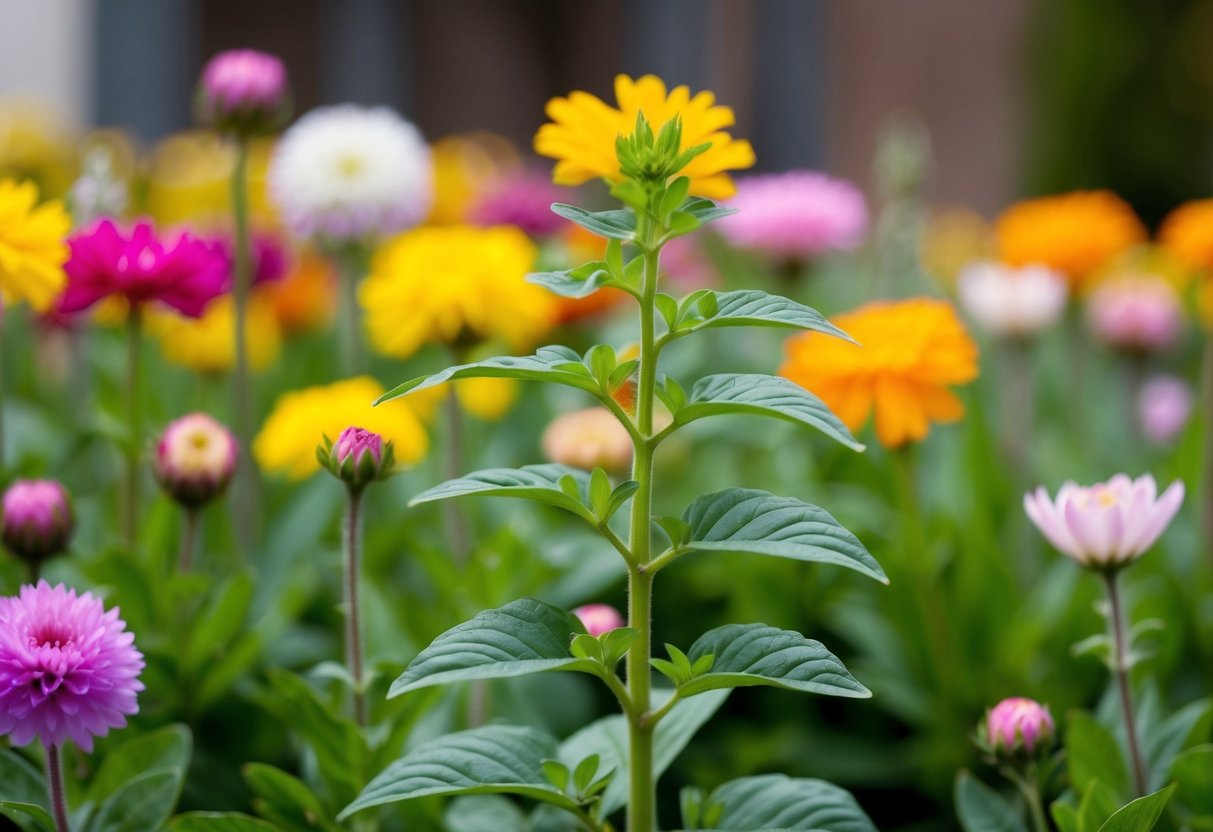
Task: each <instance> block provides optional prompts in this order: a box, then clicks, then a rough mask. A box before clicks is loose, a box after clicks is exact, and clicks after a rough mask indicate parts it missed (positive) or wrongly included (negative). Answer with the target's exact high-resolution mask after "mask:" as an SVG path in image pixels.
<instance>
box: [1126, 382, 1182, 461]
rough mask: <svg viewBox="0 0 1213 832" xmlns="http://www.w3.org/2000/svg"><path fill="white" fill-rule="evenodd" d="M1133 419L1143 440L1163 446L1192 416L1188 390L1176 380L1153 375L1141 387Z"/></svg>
mask: <svg viewBox="0 0 1213 832" xmlns="http://www.w3.org/2000/svg"><path fill="white" fill-rule="evenodd" d="M1137 415H1138V417H1139V418H1140V420H1141V429H1142V432H1143V433H1145V435H1146V438H1147V439H1149V440H1150V441H1151V442H1155V443H1157V444H1159V445H1166V444H1167V443H1169V442H1171V440H1173V439H1174V438H1175V437H1176V435H1178V434H1179V432H1180V431H1181V430H1183V428H1184V425H1186V424H1187V423H1188V417H1189V416H1190V415H1192V388H1191V387H1190V386H1189V385H1188V383H1187V382H1186V381H1184V380H1183V379H1182V378H1179V377H1178V376H1170V375H1157V376H1154V377H1152V378H1150V379H1149V380H1148V381H1146V383H1145V384H1144V385H1142V388H1141V393H1140V395H1139V396H1138V399H1137Z"/></svg>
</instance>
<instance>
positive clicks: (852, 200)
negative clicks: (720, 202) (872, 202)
mask: <svg viewBox="0 0 1213 832" xmlns="http://www.w3.org/2000/svg"><path fill="white" fill-rule="evenodd" d="M728 205H729V207H730V208H736V209H737V213H736V214H733V215H732V216H729V217H725V218H724V219H723V220H721V221H720V224H719V226H718V227H719V228H720V231H721V233H722V234H724V236H725V237H726V238H727V239H728V240H729V242H731V243H732V244H733V245H735V246H737V247H738V248H745V249H753V250H755V251H759V252H762V253H764V254H767V255H769V256H771V257H774V258H776V259H780V260H808V259H810V258H812V257H815V256H817V255H820V254H824V253H826V252H830V251H847V250H849V249H853V248H855V247H856V246H858V245H859V244H860V242H862V240H863V237H864V234H866V233H867V230H868V207H867V203H866V202H865V201H864V198H863V194H862V193H861V192H860V190H859V189H858V188H856V187H855V186H854V185H852V184H851V183H850V182H845V181H843V180H841V179H835V178H833V177H832V176H826V175H825V174H823V173H815V172H813V171H809V170H792V171H788V172H786V173H773V174H764V175H761V176H751V177H747V178H744V179H740V180H738V182H737V195H736V196H735V197H733V198H732V199H731V200H729V202H728Z"/></svg>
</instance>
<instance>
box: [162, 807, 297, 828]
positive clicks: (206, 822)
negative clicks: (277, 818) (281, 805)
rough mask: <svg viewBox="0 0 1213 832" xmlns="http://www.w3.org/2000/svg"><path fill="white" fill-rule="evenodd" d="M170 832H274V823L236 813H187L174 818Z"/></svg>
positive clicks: (170, 824)
mask: <svg viewBox="0 0 1213 832" xmlns="http://www.w3.org/2000/svg"><path fill="white" fill-rule="evenodd" d="M168 828H169V832H273V830H275V829H278V827H277V826H274V825H273V824H272V823H266V822H265V821H263V820H258V819H257V818H254V817H250V816H248V815H242V814H239V813H236V812H187V813H185V814H184V815H178V816H177V817H175V818H173V820H172V822H171V823H169V825H168Z"/></svg>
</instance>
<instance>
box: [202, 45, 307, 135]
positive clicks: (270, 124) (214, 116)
mask: <svg viewBox="0 0 1213 832" xmlns="http://www.w3.org/2000/svg"><path fill="white" fill-rule="evenodd" d="M287 99H288V96H287V78H286V66H285V65H284V64H283V63H282V60H281V59H280V58H278V57H277V56H276V55H271V54H269V53H268V52H258V51H256V50H254V49H232V50H228V51H226V52H220V53H219V54H217V55H215V57H213V58H211V60H210V61H209V62H208V63H207V65H206V68H205V69H203V71H202V80H201V81H200V82H199V84H198V96H197V104H196V106H197V112H198V119H199V121H201V122H202V123H203V124H206V125H207V126H209V127H213V128H215V129H216V130H219V131H220V132H223V133H236V134H239V135H243V136H253V135H261V134H266V133H272V132H274V131H275V130H276V129H277V128H278V127H280V126H281V125H282V124H283V123H284V122H285V121H286V118H287V116H288V115H289V106H290V104H289V101H288V100H287Z"/></svg>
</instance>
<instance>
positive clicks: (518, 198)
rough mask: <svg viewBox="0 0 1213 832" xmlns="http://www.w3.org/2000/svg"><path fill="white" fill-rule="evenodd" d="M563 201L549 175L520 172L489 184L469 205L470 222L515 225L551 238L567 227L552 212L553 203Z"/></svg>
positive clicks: (564, 195)
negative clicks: (470, 205)
mask: <svg viewBox="0 0 1213 832" xmlns="http://www.w3.org/2000/svg"><path fill="white" fill-rule="evenodd" d="M566 198H567V194H566V193H565V191H564V189H563V188H560V187H558V186H556V185H554V184H553V183H552V179H551V177H550V176H547V175H546V174H537V173H535V172H534V171H523V172H519V173H514V174H510V175H508V176H503V177H501V178H500V179H498V180H497V181H496V182H494V183H492V184H491V185H489V186H488V187H487V188H486V189H485V190H484V192H483V193H481V194H480V195H479V196H477V198H476V200H475V201H474V202H473V203H472V207H471V209H470V212H469V213H470V219H471V221H472V222H473V223H475V224H476V225H486V226H487V225H514V226H517V227H518V228H521V229H522V230H523V231H525V232H526V233H527V234H529V235H530V236H532V237H550V236H551V235H553V234H556V233H558V232H559V231H560V230H561V229H563V228H564V226H565V224H566V220H564V219H562V218H561V217H559V216H557V215H556V214H554V213H552V203H553V202H563V201H564V200H565V199H566Z"/></svg>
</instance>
